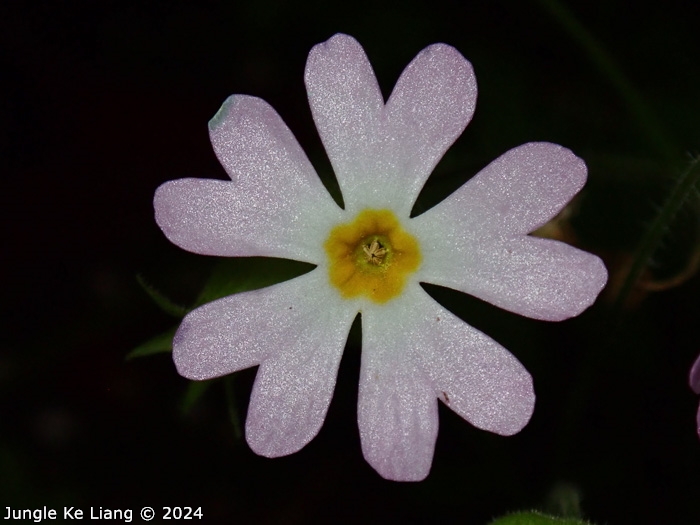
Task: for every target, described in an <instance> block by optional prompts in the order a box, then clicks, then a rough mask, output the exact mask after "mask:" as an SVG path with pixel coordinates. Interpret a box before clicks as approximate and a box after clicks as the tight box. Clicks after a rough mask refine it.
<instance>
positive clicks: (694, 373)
mask: <svg viewBox="0 0 700 525" xmlns="http://www.w3.org/2000/svg"><path fill="white" fill-rule="evenodd" d="M690 388H692V389H693V392H695V393H696V394H700V355H699V356H698V358H697V359H696V360H695V362H694V363H693V366H692V368H691V369H690ZM697 424H698V437H700V406H699V407H698V416H697Z"/></svg>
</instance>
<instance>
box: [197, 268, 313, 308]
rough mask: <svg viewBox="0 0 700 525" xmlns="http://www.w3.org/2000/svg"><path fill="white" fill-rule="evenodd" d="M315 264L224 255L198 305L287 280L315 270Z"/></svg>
mask: <svg viewBox="0 0 700 525" xmlns="http://www.w3.org/2000/svg"><path fill="white" fill-rule="evenodd" d="M313 268H314V265H312V264H308V263H303V262H299V261H291V260H288V259H272V258H269V257H234V258H226V259H222V260H221V262H219V263H218V264H217V265H216V266H215V268H214V272H213V273H212V275H211V277H210V278H209V280H208V281H207V283H206V284H205V285H204V289H203V290H202V292H201V293H200V294H199V297H198V298H197V301H196V302H195V306H200V305H202V304H205V303H209V302H211V301H214V300H216V299H220V298H221V297H226V296H227V295H233V294H236V293H240V292H247V291H249V290H257V289H258V288H264V287H266V286H270V285H273V284H276V283H280V282H282V281H287V280H289V279H292V278H294V277H298V276H299V275H302V274H304V273H307V272H309V271H311V270H312V269H313Z"/></svg>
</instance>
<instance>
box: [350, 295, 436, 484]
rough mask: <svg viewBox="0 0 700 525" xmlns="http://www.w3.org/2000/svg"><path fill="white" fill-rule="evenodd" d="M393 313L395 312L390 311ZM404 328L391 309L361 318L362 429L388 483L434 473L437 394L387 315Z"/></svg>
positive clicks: (365, 448)
mask: <svg viewBox="0 0 700 525" xmlns="http://www.w3.org/2000/svg"><path fill="white" fill-rule="evenodd" d="M390 308H391V309H390ZM390 311H392V312H393V313H394V315H391V316H390V319H391V320H394V321H397V322H399V323H400V324H399V325H398V326H396V328H397V330H396V331H398V327H399V326H401V327H404V325H403V319H402V318H401V316H400V315H398V313H397V312H395V310H394V308H392V307H389V306H387V307H385V309H382V310H381V311H370V312H368V313H367V314H364V313H363V316H362V366H361V369H360V390H359V395H358V405H357V408H358V417H357V419H358V424H359V427H360V439H361V441H362V452H363V454H364V456H365V459H366V460H367V462H368V463H369V464H370V465H372V467H374V469H375V470H376V471H377V472H379V474H381V475H382V477H384V478H386V479H391V480H394V481H420V480H422V479H425V477H426V476H427V475H428V473H429V472H430V466H431V464H432V461H433V451H434V449H435V440H436V439H437V431H438V412H437V402H436V400H435V397H436V396H435V393H434V389H433V388H432V387H431V385H430V383H429V382H428V381H427V377H425V375H424V374H422V373H421V371H420V370H419V369H418V368H417V367H416V366H415V365H414V364H413V363H411V362H410V360H408V359H406V355H405V354H404V351H405V350H406V349H407V348H406V347H405V346H401V345H402V344H403V343H404V342H405V341H404V340H403V339H401V340H396V339H394V337H393V336H394V333H395V330H393V329H392V328H394V325H393V324H392V322H391V320H390V319H389V318H387V317H385V316H384V313H385V312H386V313H388V312H390Z"/></svg>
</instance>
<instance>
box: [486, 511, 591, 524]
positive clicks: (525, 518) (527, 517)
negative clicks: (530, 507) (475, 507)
mask: <svg viewBox="0 0 700 525" xmlns="http://www.w3.org/2000/svg"><path fill="white" fill-rule="evenodd" d="M491 525H592V524H591V522H589V521H583V520H579V519H575V518H557V517H554V516H547V515H546V514H542V513H540V512H536V511H530V512H516V513H515V514H509V515H508V516H503V517H502V518H497V519H495V520H494V521H492V522H491Z"/></svg>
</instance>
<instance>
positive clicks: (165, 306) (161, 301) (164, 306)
mask: <svg viewBox="0 0 700 525" xmlns="http://www.w3.org/2000/svg"><path fill="white" fill-rule="evenodd" d="M136 280H137V281H138V283H139V284H140V285H141V288H143V289H144V291H145V292H146V293H147V294H148V296H149V297H150V298H151V299H153V302H155V303H156V304H157V305H158V306H159V307H160V309H161V310H163V311H164V312H165V313H167V314H169V315H172V316H173V317H178V318H180V319H182V318H183V317H185V315H186V314H187V312H188V311H189V310H188V309H187V308H185V307H184V306H181V305H179V304H175V303H174V302H173V301H171V300H170V299H168V298H167V297H165V295H163V294H162V293H160V292H159V291H158V290H156V288H155V287H154V286H153V285H152V284H150V283H148V282H147V281H146V279H144V278H143V276H141V275H137V276H136Z"/></svg>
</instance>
